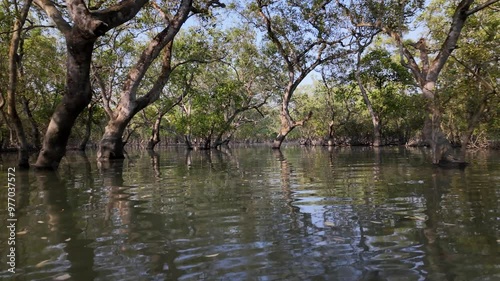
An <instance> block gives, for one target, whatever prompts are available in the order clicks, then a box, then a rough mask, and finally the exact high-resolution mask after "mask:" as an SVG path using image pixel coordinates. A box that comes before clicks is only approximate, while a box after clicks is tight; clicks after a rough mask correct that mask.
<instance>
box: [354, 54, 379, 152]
mask: <svg viewBox="0 0 500 281" xmlns="http://www.w3.org/2000/svg"><path fill="white" fill-rule="evenodd" d="M360 60H361V53H360V52H358V64H357V68H356V72H355V75H356V81H357V82H358V86H359V90H360V91H361V95H362V96H363V100H364V102H365V105H366V107H367V108H368V112H370V117H371V118H372V124H373V146H375V147H378V146H380V145H382V142H381V137H382V134H381V132H380V131H381V128H380V127H381V126H380V118H379V116H378V113H377V112H375V110H374V109H373V106H372V103H371V101H370V99H369V98H368V92H367V91H366V88H365V86H363V81H361V76H360V71H359V63H360Z"/></svg>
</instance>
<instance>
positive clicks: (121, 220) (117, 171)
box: [96, 155, 183, 280]
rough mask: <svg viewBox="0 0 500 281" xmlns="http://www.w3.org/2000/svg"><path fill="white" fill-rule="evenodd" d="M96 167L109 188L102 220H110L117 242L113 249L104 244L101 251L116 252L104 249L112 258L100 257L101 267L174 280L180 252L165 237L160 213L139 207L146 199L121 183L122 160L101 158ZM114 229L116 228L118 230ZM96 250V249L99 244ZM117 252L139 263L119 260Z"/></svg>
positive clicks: (179, 273) (179, 274) (180, 273)
mask: <svg viewBox="0 0 500 281" xmlns="http://www.w3.org/2000/svg"><path fill="white" fill-rule="evenodd" d="M153 157H155V156H154V155H153ZM155 163H158V162H155V161H154V160H153V162H152V165H153V169H154V165H155ZM99 168H100V171H101V177H102V179H103V186H104V188H106V189H108V194H107V196H108V203H107V206H106V211H105V213H106V215H105V222H107V223H108V224H111V225H109V228H110V229H111V231H112V232H113V235H112V237H113V238H112V241H114V243H113V244H114V245H119V247H116V246H114V247H112V248H114V249H110V248H109V247H106V246H104V245H103V247H102V251H106V252H108V251H110V250H111V251H112V252H113V253H114V254H115V255H117V256H113V255H111V256H110V255H109V253H103V254H105V255H106V256H107V258H108V259H114V261H113V260H104V261H101V262H102V263H101V264H102V265H103V267H104V268H103V270H106V268H108V267H110V266H111V267H114V266H119V267H120V268H122V267H132V268H133V269H132V270H133V271H134V273H133V275H142V274H154V275H157V274H160V276H161V275H163V276H164V277H165V278H166V280H176V279H177V278H178V277H179V276H181V275H182V274H183V272H182V270H180V269H178V268H177V266H176V263H175V259H176V258H177V257H178V256H179V254H178V253H177V251H176V250H175V249H174V247H173V244H172V243H171V242H169V241H168V239H167V240H165V239H164V233H165V232H168V230H167V229H166V228H165V218H164V217H163V216H162V215H160V214H153V213H148V212H145V210H146V209H145V208H143V207H140V206H141V205H142V204H144V203H147V202H148V201H147V200H140V199H138V198H137V196H136V192H134V191H132V190H131V189H132V188H133V187H131V186H126V185H125V184H124V180H123V168H124V161H123V160H122V161H119V160H118V161H109V162H103V163H100V165H99ZM158 168H159V167H158ZM115 229H119V232H118V233H117V232H116V231H115ZM96 251H99V248H97V249H96ZM120 256H124V257H126V258H125V259H126V260H131V261H132V260H135V261H136V262H137V263H138V264H140V265H141V266H139V267H137V265H136V264H123V263H121V262H120V261H121V260H123V258H120ZM144 258H145V259H146V260H147V261H146V262H144ZM135 271H137V272H135ZM141 272H142V273H141Z"/></svg>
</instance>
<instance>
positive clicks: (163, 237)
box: [0, 147, 500, 281]
mask: <svg viewBox="0 0 500 281" xmlns="http://www.w3.org/2000/svg"><path fill="white" fill-rule="evenodd" d="M129 153H130V155H129V157H130V158H129V159H127V160H125V161H123V162H122V163H113V164H111V165H108V166H106V167H104V166H101V167H99V166H98V165H97V164H96V161H95V160H94V159H95V155H94V154H92V153H88V159H86V158H84V157H82V156H79V155H77V154H71V155H69V156H68V157H67V158H66V160H65V161H64V163H63V164H62V166H61V168H60V169H59V171H58V173H57V174H50V173H35V172H33V171H30V172H29V173H25V172H20V171H18V172H16V184H17V192H16V207H17V218H18V221H17V225H16V227H17V230H16V231H17V235H16V272H17V273H16V275H14V277H15V280H54V279H56V280H106V281H107V280H500V255H499V254H500V240H499V239H500V210H499V209H500V208H499V206H500V204H499V203H500V152H488V153H486V152H483V153H476V154H471V155H470V158H469V161H471V162H472V164H471V166H470V167H468V168H467V169H466V170H465V171H460V170H443V169H437V168H434V167H432V166H431V165H430V164H428V161H427V160H426V159H427V158H426V157H427V156H426V155H425V150H418V149H416V150H406V149H403V148H384V149H380V150H373V149H371V148H344V149H333V150H331V151H329V150H328V149H326V148H312V149H311V148H300V147H288V148H284V149H283V150H282V153H279V152H277V151H272V150H271V149H269V148H268V147H252V148H234V149H232V150H224V151H211V152H205V151H193V152H191V153H187V152H186V151H185V150H184V149H182V148H179V149H175V148H170V149H168V150H166V151H161V152H159V154H158V155H148V154H147V153H146V152H129ZM2 157H3V162H2V163H1V174H0V181H1V182H2V186H3V188H2V190H1V192H0V221H1V225H7V212H6V205H7V192H6V185H7V184H6V183H7V167H9V164H11V162H9V159H8V156H5V155H3V156H2ZM8 236H9V232H8V229H7V228H6V227H2V228H1V231H0V239H1V241H2V242H1V244H0V254H1V257H0V261H1V265H0V278H4V279H9V278H11V277H12V276H11V274H10V273H9V272H7V271H6V270H7V268H8V266H7V264H6V261H7V257H6V255H7V254H8V247H10V246H8V245H7V243H6V241H7V238H8Z"/></svg>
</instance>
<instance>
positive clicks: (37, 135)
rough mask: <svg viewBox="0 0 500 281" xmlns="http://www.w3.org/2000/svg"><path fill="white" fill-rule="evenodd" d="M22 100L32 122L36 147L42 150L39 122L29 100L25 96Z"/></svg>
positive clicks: (32, 132) (25, 111)
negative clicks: (32, 111) (34, 115)
mask: <svg viewBox="0 0 500 281" xmlns="http://www.w3.org/2000/svg"><path fill="white" fill-rule="evenodd" d="M22 102H23V108H24V113H25V114H26V116H28V120H29V121H30V124H31V135H32V137H33V146H34V147H35V149H36V150H40V148H41V143H40V130H39V129H38V124H37V123H36V120H35V118H34V117H33V114H32V113H31V109H30V107H29V102H28V100H27V99H26V98H25V97H22Z"/></svg>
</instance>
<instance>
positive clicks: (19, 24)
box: [7, 0, 32, 169]
mask: <svg viewBox="0 0 500 281" xmlns="http://www.w3.org/2000/svg"><path fill="white" fill-rule="evenodd" d="M31 2H32V0H28V1H27V2H26V4H25V6H24V7H23V10H22V12H21V15H20V17H19V18H16V19H15V21H14V25H13V26H12V28H13V31H12V37H11V40H10V45H9V84H8V85H7V116H8V119H9V121H10V123H11V125H12V127H13V128H14V131H15V132H16V137H17V141H18V144H17V147H18V153H19V158H18V160H17V161H18V166H19V168H24V169H28V168H29V166H30V164H29V161H28V160H29V145H28V141H27V139H26V134H25V132H24V127H23V123H22V122H21V118H19V115H18V114H17V109H16V94H17V78H18V64H19V63H20V62H19V59H20V58H19V55H18V54H17V51H18V48H19V44H20V42H21V40H22V38H21V33H22V28H23V26H24V23H25V21H26V18H27V17H28V12H29V9H30V7H31Z"/></svg>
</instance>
